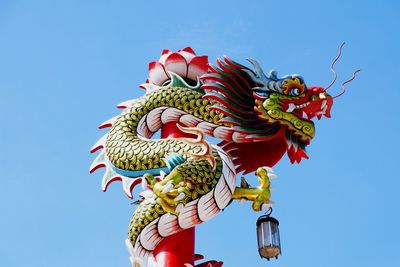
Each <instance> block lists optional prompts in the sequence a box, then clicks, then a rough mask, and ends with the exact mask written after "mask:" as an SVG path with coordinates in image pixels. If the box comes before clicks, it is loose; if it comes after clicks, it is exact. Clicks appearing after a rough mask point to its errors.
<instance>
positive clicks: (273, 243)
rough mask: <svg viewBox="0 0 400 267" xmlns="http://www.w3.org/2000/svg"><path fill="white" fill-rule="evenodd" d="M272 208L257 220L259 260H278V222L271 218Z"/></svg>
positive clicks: (279, 252)
mask: <svg viewBox="0 0 400 267" xmlns="http://www.w3.org/2000/svg"><path fill="white" fill-rule="evenodd" d="M271 213H272V208H270V209H269V211H268V212H267V213H266V214H265V215H263V216H261V217H260V218H258V220H257V241H258V252H259V253H260V257H261V258H266V259H267V260H270V259H271V258H275V259H278V256H279V255H280V254H281V242H280V237H279V227H278V226H279V221H278V220H277V219H275V218H274V217H271V216H270V215H271Z"/></svg>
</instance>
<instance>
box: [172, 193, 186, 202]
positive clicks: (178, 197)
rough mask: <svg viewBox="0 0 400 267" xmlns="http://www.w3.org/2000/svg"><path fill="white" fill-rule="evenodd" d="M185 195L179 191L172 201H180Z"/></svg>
mask: <svg viewBox="0 0 400 267" xmlns="http://www.w3.org/2000/svg"><path fill="white" fill-rule="evenodd" d="M185 197H186V194H185V193H183V192H181V193H180V194H179V195H178V196H177V197H176V198H174V201H180V200H182V199H184V198H185Z"/></svg>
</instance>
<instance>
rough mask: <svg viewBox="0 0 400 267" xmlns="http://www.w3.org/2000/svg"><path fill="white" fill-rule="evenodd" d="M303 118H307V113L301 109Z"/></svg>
mask: <svg viewBox="0 0 400 267" xmlns="http://www.w3.org/2000/svg"><path fill="white" fill-rule="evenodd" d="M303 119H307V120H308V116H307V113H305V112H304V111H303Z"/></svg>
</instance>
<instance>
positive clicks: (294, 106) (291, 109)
mask: <svg viewBox="0 0 400 267" xmlns="http://www.w3.org/2000/svg"><path fill="white" fill-rule="evenodd" d="M295 108H296V105H295V104H293V103H290V104H289V107H288V109H287V110H286V112H292V111H293V110H294V109H295Z"/></svg>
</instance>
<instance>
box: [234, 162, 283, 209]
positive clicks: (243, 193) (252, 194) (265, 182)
mask: <svg viewBox="0 0 400 267" xmlns="http://www.w3.org/2000/svg"><path fill="white" fill-rule="evenodd" d="M256 175H257V176H258V182H259V183H260V185H259V186H258V187H256V188H250V185H249V184H248V183H247V181H246V180H245V179H244V178H242V181H241V185H242V187H237V188H236V189H235V192H234V194H233V195H232V198H233V199H239V203H243V200H250V201H253V205H252V208H253V210H255V211H262V210H267V209H269V208H270V207H271V206H272V202H271V201H270V199H269V198H270V194H271V193H270V185H271V183H270V178H271V179H274V178H276V177H277V175H276V174H274V173H273V170H272V169H271V168H269V167H260V168H258V169H257V171H256Z"/></svg>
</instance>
